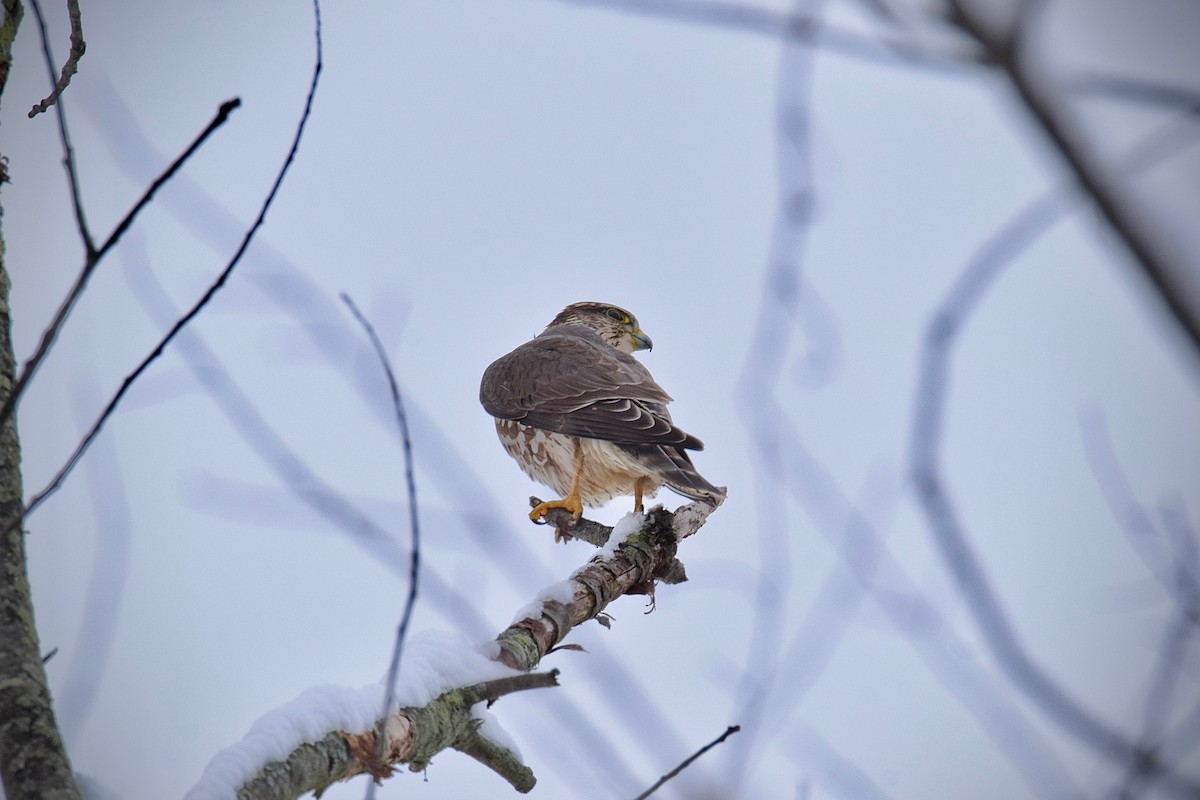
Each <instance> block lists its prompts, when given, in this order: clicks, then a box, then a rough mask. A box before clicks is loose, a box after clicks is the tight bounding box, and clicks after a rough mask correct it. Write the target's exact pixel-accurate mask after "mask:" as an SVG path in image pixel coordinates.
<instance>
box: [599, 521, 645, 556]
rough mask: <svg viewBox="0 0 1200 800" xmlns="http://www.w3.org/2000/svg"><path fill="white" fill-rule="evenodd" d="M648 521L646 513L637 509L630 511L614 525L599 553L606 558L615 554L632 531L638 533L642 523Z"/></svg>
mask: <svg viewBox="0 0 1200 800" xmlns="http://www.w3.org/2000/svg"><path fill="white" fill-rule="evenodd" d="M645 521H646V515H645V514H639V513H637V512H636V511H630V512H629V513H628V514H626V515H625V516H623V517H621V519H619V520H618V521H617V524H616V525H615V526H613V529H612V533H611V534H610V535H609V537H608V541H607V542H605V543H604V547H601V548H600V550H599V551H598V553H597V555H599V556H602V557H604V558H608V557H609V556H612V555H615V554H616V552H617V547H618V546H619V545H620V544H621V543H622V542H624V541H625V540H626V539H628V538H629V535H630V534H631V533H637V532H638V531H640V530H641V529H642V524H643V523H645Z"/></svg>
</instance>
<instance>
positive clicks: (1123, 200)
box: [950, 0, 1200, 362]
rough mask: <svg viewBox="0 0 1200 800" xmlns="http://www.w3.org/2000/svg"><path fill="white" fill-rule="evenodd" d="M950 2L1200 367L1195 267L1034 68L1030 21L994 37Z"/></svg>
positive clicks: (967, 8) (971, 13) (970, 10)
mask: <svg viewBox="0 0 1200 800" xmlns="http://www.w3.org/2000/svg"><path fill="white" fill-rule="evenodd" d="M950 2H951V6H952V8H953V10H954V17H955V19H956V21H957V22H958V23H959V24H960V26H961V27H962V29H963V30H964V31H966V32H967V33H969V34H970V35H971V36H973V37H974V38H975V39H976V41H977V42H979V44H980V45H981V46H982V47H983V48H984V49H985V50H986V51H987V53H988V55H989V60H991V61H994V62H995V63H996V64H997V65H998V67H999V68H1000V69H1001V71H1003V73H1004V74H1005V76H1006V77H1007V78H1008V80H1009V82H1010V83H1011V84H1012V87H1013V89H1014V90H1015V91H1016V93H1017V96H1018V98H1019V99H1020V101H1021V102H1022V103H1023V104H1024V106H1025V108H1026V110H1027V111H1028V112H1029V114H1030V115H1031V116H1032V117H1033V119H1034V120H1035V121H1036V122H1037V124H1038V125H1039V126H1040V127H1041V128H1042V131H1043V132H1044V133H1045V134H1046V136H1047V138H1048V139H1049V140H1050V143H1051V144H1052V145H1053V146H1054V148H1055V149H1056V150H1057V151H1058V153H1059V155H1060V156H1061V157H1062V159H1063V160H1064V161H1065V162H1066V166H1067V168H1068V169H1069V170H1070V172H1071V174H1072V175H1073V176H1074V177H1075V179H1076V181H1078V184H1079V186H1080V188H1081V189H1082V190H1083V191H1084V192H1085V193H1086V194H1087V196H1088V197H1089V198H1090V199H1091V201H1092V202H1093V203H1095V205H1096V208H1097V209H1099V211H1100V213H1101V215H1102V216H1103V217H1104V219H1105V220H1106V221H1107V222H1108V225H1109V227H1110V228H1111V229H1112V231H1113V233H1115V234H1116V236H1117V238H1118V239H1119V240H1120V241H1121V242H1123V243H1124V245H1125V247H1126V248H1127V249H1128V251H1129V254H1130V255H1131V256H1132V258H1133V260H1134V262H1135V263H1136V264H1137V265H1138V266H1139V267H1140V268H1141V270H1142V272H1144V273H1145V275H1146V277H1147V278H1149V279H1150V282H1151V284H1152V285H1153V286H1154V288H1155V289H1156V290H1157V292H1158V295H1159V296H1160V298H1161V299H1162V301H1163V302H1164V303H1165V305H1166V308H1167V310H1168V311H1169V312H1170V313H1171V315H1172V316H1173V317H1174V318H1175V320H1176V322H1177V323H1178V324H1179V326H1180V328H1181V330H1182V332H1183V334H1184V336H1185V337H1186V340H1187V345H1188V348H1189V350H1190V351H1191V352H1192V355H1193V357H1195V358H1196V359H1197V360H1198V362H1200V289H1196V288H1195V287H1193V286H1190V285H1189V283H1190V282H1191V281H1192V280H1193V276H1194V269H1193V265H1192V263H1191V259H1190V258H1189V257H1188V254H1187V252H1186V251H1185V249H1184V248H1183V247H1182V246H1181V245H1180V244H1179V242H1178V241H1176V239H1175V238H1174V237H1172V236H1171V235H1170V233H1169V232H1168V231H1166V230H1164V229H1163V227H1162V225H1161V224H1160V223H1159V221H1158V219H1156V218H1155V214H1154V212H1153V210H1152V209H1150V208H1148V207H1146V206H1145V205H1144V204H1143V203H1141V202H1140V201H1139V200H1138V198H1137V197H1136V196H1135V194H1134V193H1133V192H1132V191H1131V189H1130V188H1129V187H1128V185H1127V183H1128V182H1127V180H1126V177H1125V176H1124V175H1122V174H1121V173H1120V172H1119V171H1117V170H1114V169H1112V168H1111V167H1110V165H1109V164H1107V163H1106V162H1105V161H1104V159H1103V157H1102V156H1101V155H1100V153H1099V152H1098V151H1097V149H1096V148H1095V147H1094V146H1093V144H1092V142H1091V140H1090V138H1089V137H1088V134H1087V132H1086V131H1085V130H1084V128H1083V125H1082V124H1081V123H1080V121H1079V120H1078V119H1077V118H1076V116H1075V115H1074V114H1073V113H1072V111H1071V108H1070V106H1069V104H1068V103H1067V102H1066V99H1065V98H1064V96H1063V95H1062V94H1061V93H1060V92H1059V91H1058V89H1057V88H1056V87H1055V86H1054V85H1053V83H1052V81H1051V79H1050V77H1049V75H1048V71H1045V70H1039V67H1038V65H1037V64H1035V63H1034V61H1035V59H1034V56H1033V51H1032V49H1031V47H1030V43H1029V38H1030V37H1029V35H1028V34H1029V31H1028V29H1027V28H1028V20H1023V21H1022V25H1021V27H1020V29H1019V35H1014V36H1013V37H1012V38H1005V37H1003V36H1001V35H994V34H992V33H990V32H989V30H988V27H987V25H986V23H985V22H984V20H983V19H982V18H981V17H980V16H977V14H976V11H975V8H974V5H973V4H972V3H969V2H962V0H950Z"/></svg>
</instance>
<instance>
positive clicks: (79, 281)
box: [0, 97, 242, 423]
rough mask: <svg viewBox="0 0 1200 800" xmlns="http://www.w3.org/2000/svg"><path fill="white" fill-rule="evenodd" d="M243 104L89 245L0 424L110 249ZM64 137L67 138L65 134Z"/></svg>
mask: <svg viewBox="0 0 1200 800" xmlns="http://www.w3.org/2000/svg"><path fill="white" fill-rule="evenodd" d="M241 103H242V101H241V100H240V99H238V98H236V97H235V98H234V99H232V100H226V101H225V102H224V103H222V104H221V107H220V108H218V109H217V113H216V116H214V117H213V118H212V121H211V122H209V123H208V126H207V127H206V128H205V129H204V130H203V131H201V132H200V135H199V136H197V137H196V138H195V139H194V140H193V141H192V143H191V144H190V145H189V146H188V148H187V149H186V150H184V151H183V153H181V154H180V155H179V157H178V158H176V159H175V160H174V161H173V162H171V165H170V166H169V167H167V168H166V169H165V170H164V171H163V172H162V173H161V174H160V175H159V176H158V177H157V178H155V179H154V182H153V183H151V184H150V186H149V188H148V189H146V191H145V192H143V193H142V196H141V197H140V198H139V199H138V201H137V202H136V203H134V205H133V208H131V209H130V210H129V213H127V214H126V215H125V216H124V218H123V219H122V220H121V221H120V222H118V223H117V226H116V227H115V228H113V231H112V233H110V234H109V236H108V238H107V239H106V240H105V241H104V244H102V245H101V246H100V249H98V250H93V249H90V246H89V249H88V253H87V256H86V257H85V258H84V262H83V269H81V270H80V271H79V276H78V277H76V278H75V284H74V285H73V286H72V287H71V289H70V291H69V292H67V296H66V297H65V298H64V299H63V302H62V304H61V305H60V306H59V307H58V311H57V312H56V313H55V315H54V319H52V320H51V321H50V324H49V325H48V326H46V330H45V331H44V332H43V333H42V339H41V342H40V343H39V344H38V348H37V350H35V351H34V353H33V355H32V356H30V357H29V359H28V360H26V362H25V365H24V366H23V367H22V368H21V375H20V377H18V378H17V382H16V384H15V386H14V387H13V389H12V391H10V392H7V393H5V395H4V405H3V407H0V423H3V422H4V421H6V420H7V419H8V418H9V417H10V416H11V415H12V413H13V411H14V410H15V409H16V407H17V402H18V401H20V399H21V395H22V394H23V393H24V392H25V387H26V386H28V385H29V381H30V380H31V379H32V378H33V376H34V373H36V372H37V368H38V367H39V366H40V365H41V363H42V361H43V360H44V359H45V358H46V354H47V353H49V352H50V348H51V347H52V346H53V344H54V341H55V339H57V338H58V332H59V331H60V330H62V326H63V325H64V324H65V323H66V321H67V316H68V315H69V314H70V313H71V309H72V308H74V307H75V302H76V301H77V300H78V299H79V296H80V295H81V294H83V290H84V289H85V288H87V284H88V279H89V278H91V276H92V273H93V272H95V271H96V267H98V266H99V265H100V260H101V259H102V258H104V256H105V255H107V254H108V251H109V250H111V249H112V248H113V246H114V245H116V243H117V242H118V241H120V239H121V237H122V236H123V235H124V234H125V232H126V231H127V230H129V227H130V226H131V225H133V221H134V220H135V219H136V218H137V216H138V214H139V213H140V212H141V210H142V209H143V208H145V207H146V206H147V205H149V204H150V201H151V200H153V199H154V195H155V194H156V193H157V192H158V190H159V189H161V188H162V187H163V185H164V184H165V183H166V182H167V181H169V180H170V179H171V177H172V176H173V175H174V174H175V173H176V172H178V171H179V168H180V167H182V166H183V165H184V162H186V161H187V160H188V159H189V158H191V157H192V155H193V154H194V153H195V152H196V151H197V150H199V149H200V145H202V144H204V141H205V140H206V139H208V137H209V136H210V135H211V134H212V133H213V131H215V130H216V129H217V128H219V127H221V126H222V125H224V124H225V121H226V120H227V119H229V115H230V114H231V113H233V111H234V109H236V108H237V107H238V106H240V105H241ZM62 135H63V136H64V137H65V135H66V134H65V131H64V132H63V134H62ZM66 141H67V140H66V139H65V138H64V139H63V142H64V145H63V147H64V148H65V149H66V151H67V152H68V153H70V151H71V148H70V145H69V144H66Z"/></svg>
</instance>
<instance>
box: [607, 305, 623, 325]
mask: <svg viewBox="0 0 1200 800" xmlns="http://www.w3.org/2000/svg"><path fill="white" fill-rule="evenodd" d="M604 313H605V314H607V315H608V318H609V319H615V320H616V321H617V322H629V317H627V316H625V314H623V313H621V312H620V311H618V310H617V309H615V308H610V309H609V310H608V311H606V312H604Z"/></svg>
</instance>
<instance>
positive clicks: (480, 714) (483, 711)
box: [471, 700, 525, 764]
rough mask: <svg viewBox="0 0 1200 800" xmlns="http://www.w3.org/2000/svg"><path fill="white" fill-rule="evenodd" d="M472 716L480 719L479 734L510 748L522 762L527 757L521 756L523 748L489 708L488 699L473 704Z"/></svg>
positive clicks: (506, 748) (507, 748) (505, 747)
mask: <svg viewBox="0 0 1200 800" xmlns="http://www.w3.org/2000/svg"><path fill="white" fill-rule="evenodd" d="M471 716H472V717H474V718H475V719H477V720H479V723H480V724H479V735H480V736H482V737H483V738H485V739H488V740H489V741H492V742H495V743H496V744H498V745H500V746H501V747H503V748H504V749H505V750H508V751H509V752H510V753H512V754H513V756H514V757H515V758H516V759H517V761H520V762H521V763H522V764H524V763H525V759H524V758H523V757H522V756H521V749H520V748H519V747H517V742H516V740H514V739H513V738H512V736H511V735H510V734H509V732H508V731H506V730H505V729H504V727H503V726H502V725H501V724H500V720H498V719H496V715H495V714H493V713H492V712H490V711H488V710H487V701H486V700H484V701H483V702H480V703H476V704H475V705H473V706H471Z"/></svg>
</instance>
